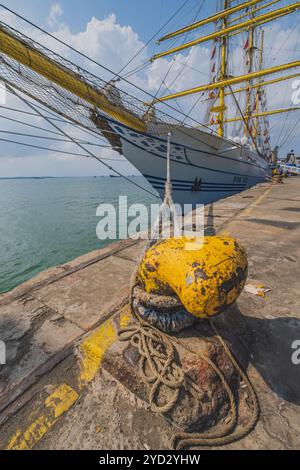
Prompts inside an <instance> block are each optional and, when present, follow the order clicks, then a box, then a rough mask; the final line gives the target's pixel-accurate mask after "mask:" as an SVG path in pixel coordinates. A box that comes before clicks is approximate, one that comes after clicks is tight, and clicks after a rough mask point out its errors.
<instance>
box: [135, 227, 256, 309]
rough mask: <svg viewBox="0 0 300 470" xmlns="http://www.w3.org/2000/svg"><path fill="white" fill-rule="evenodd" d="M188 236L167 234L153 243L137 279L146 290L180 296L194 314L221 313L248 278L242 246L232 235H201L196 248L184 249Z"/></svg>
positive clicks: (233, 299) (239, 291) (245, 257)
mask: <svg viewBox="0 0 300 470" xmlns="http://www.w3.org/2000/svg"><path fill="white" fill-rule="evenodd" d="M190 241H191V240H190V239H187V238H185V237H183V238H169V239H166V240H162V241H159V242H157V243H156V244H155V245H153V246H152V247H151V248H150V249H149V250H148V251H147V252H146V253H145V256H144V258H143V261H142V263H141V265H140V268H139V273H138V280H139V282H140V283H141V286H142V287H143V288H144V290H145V291H146V292H147V293H149V294H158V295H174V293H175V294H176V295H177V296H178V297H179V299H180V301H181V303H182V305H183V306H184V307H185V308H186V310H187V311H188V312H189V313H191V314H192V315H194V316H195V317H197V318H208V317H211V316H214V315H217V314H219V313H221V312H222V311H223V310H224V309H225V308H226V307H228V306H229V305H231V304H232V303H233V302H234V301H235V300H236V299H237V298H238V296H239V295H240V293H241V292H242V290H243V288H244V285H245V282H246V278H247V267H248V263H247V256H246V251H245V249H244V248H243V247H242V246H241V245H240V244H239V243H238V242H237V241H236V240H234V239H233V238H230V237H221V236H212V237H204V242H203V247H202V248H201V249H199V250H195V251H189V250H186V249H185V247H186V244H187V243H189V242H190Z"/></svg>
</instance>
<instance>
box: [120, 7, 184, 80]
mask: <svg viewBox="0 0 300 470" xmlns="http://www.w3.org/2000/svg"><path fill="white" fill-rule="evenodd" d="M189 1H190V0H186V1H185V2H183V4H182V5H181V6H180V7H179V8H177V10H176V11H175V12H174V13H173V14H172V16H171V17H170V18H169V19H168V21H166V23H165V24H164V25H163V26H162V27H161V28H160V29H159V30H158V31H157V32H156V33H155V34H154V35H153V36H152V37H151V38H150V39H149V40H148V41H147V42H146V43H145V44H144V45H143V46H142V47H141V48H140V49H139V51H137V53H136V54H134V56H133V57H132V58H131V59H130V60H129V61H128V62H127V63H126V64H125V65H124V66H123V67H122V68H121V70H119V72H118V73H117V74H116V75H115V77H117V76H120V75H121V73H122V72H123V71H124V70H125V69H126V68H127V67H128V65H129V64H131V63H132V62H133V61H134V59H135V58H136V57H137V56H138V55H139V54H140V53H141V52H142V51H143V50H144V49H145V48H146V47H147V46H148V45H149V44H150V43H151V42H152V41H153V39H154V38H155V37H156V36H157V35H158V34H159V33H161V31H163V29H164V28H165V27H166V26H168V24H169V23H170V22H171V21H172V20H173V18H175V16H176V15H177V14H178V13H179V12H180V11H181V10H182V9H183V8H184V7H185V6H186V5H187V4H188V3H189Z"/></svg>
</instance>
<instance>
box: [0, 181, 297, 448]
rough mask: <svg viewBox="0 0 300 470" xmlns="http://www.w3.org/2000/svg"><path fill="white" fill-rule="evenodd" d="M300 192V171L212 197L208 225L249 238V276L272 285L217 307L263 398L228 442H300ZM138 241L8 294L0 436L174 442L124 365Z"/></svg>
mask: <svg viewBox="0 0 300 470" xmlns="http://www.w3.org/2000/svg"><path fill="white" fill-rule="evenodd" d="M299 203H300V179H299V178H297V177H291V178H289V179H287V180H285V182H284V184H273V185H271V184H269V183H266V184H262V185H259V186H257V187H254V188H252V189H250V190H248V191H246V192H244V193H241V194H239V195H236V196H233V197H230V198H227V199H224V200H221V201H219V202H217V203H214V204H213V205H211V206H209V207H208V208H207V230H208V232H209V233H212V232H214V231H215V232H217V233H222V232H227V233H229V234H230V235H232V236H234V237H236V238H237V239H238V240H239V241H241V243H242V244H243V245H244V246H245V247H246V249H247V253H248V258H249V277H248V283H254V284H255V283H256V284H263V285H265V286H266V287H267V288H269V289H270V292H269V293H267V294H266V296H265V297H259V296H256V295H254V294H251V293H248V292H246V291H244V292H243V293H242V295H241V296H240V298H239V299H238V301H237V303H236V304H235V305H234V306H232V307H231V308H230V309H228V311H227V312H226V313H225V314H223V315H222V316H220V317H219V318H218V319H217V322H218V326H219V329H220V331H221V333H222V335H223V336H224V337H225V338H226V339H227V340H228V341H229V342H230V343H236V344H237V345H238V348H239V350H240V352H241V356H243V357H242V359H243V360H242V362H243V364H244V366H247V371H248V374H249V376H250V378H251V380H252V383H253V385H254V387H255V389H256V391H257V394H258V397H259V401H260V407H261V416H260V420H259V423H258V424H257V426H256V428H255V430H254V431H253V432H252V433H251V434H250V435H249V436H247V437H246V438H244V439H243V440H241V441H239V442H236V443H234V444H231V445H230V446H228V447H229V448H234V449H297V448H298V449H299V448H300V364H299V365H297V364H294V363H293V361H292V354H293V352H294V350H293V349H292V344H293V342H294V341H296V340H298V341H300V300H299V295H298V294H299V279H300V272H299V254H300V245H299V240H300V205H299ZM142 246H143V243H142V242H135V241H125V242H124V241H123V242H120V243H115V244H113V245H111V246H109V247H107V248H105V249H103V250H98V251H96V252H93V253H90V254H87V255H85V256H82V257H80V258H78V259H76V260H74V261H72V262H70V263H68V264H66V265H64V266H58V267H56V268H54V269H51V270H49V271H47V272H45V273H42V274H40V275H39V276H37V277H35V278H34V279H32V280H31V281H29V282H27V283H25V284H23V285H21V286H19V287H18V288H16V289H14V290H13V291H12V292H10V293H8V294H5V295H3V296H1V298H0V340H2V341H4V342H5V343H6V346H7V364H6V366H0V448H10V449H22V448H34V449H167V448H168V447H169V439H170V437H171V435H172V433H173V431H174V430H173V429H172V426H171V425H170V424H168V422H167V421H165V420H164V418H163V417H162V416H158V415H156V414H154V413H152V412H151V411H149V409H148V405H147V403H146V401H144V400H142V399H141V398H140V397H139V396H138V394H135V393H134V392H133V390H134V387H135V386H136V387H137V386H138V384H136V383H133V382H134V381H135V380H136V379H135V378H134V377H131V378H130V377H129V378H128V377H126V376H124V374H122V370H121V368H122V367H123V366H124V365H123V363H121V361H119V359H118V357H119V356H118V355H117V354H116V350H117V348H118V340H117V333H116V318H121V323H123V324H125V323H126V322H127V321H128V318H127V317H126V314H124V312H123V313H122V312H121V314H120V313H119V312H120V309H121V310H122V305H123V304H124V303H125V301H126V297H127V296H128V292H129V287H128V280H129V277H130V274H131V272H132V270H133V269H134V266H135V263H136V261H137V259H138V257H139V253H140V252H141V249H142ZM120 315H121V316H120ZM112 356H113V357H112ZM245 358H246V364H245ZM239 359H241V358H239ZM112 363H113V364H114V368H112V367H111V364H112ZM119 369H120V370H119Z"/></svg>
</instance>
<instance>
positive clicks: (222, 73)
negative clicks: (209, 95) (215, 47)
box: [218, 0, 230, 137]
mask: <svg viewBox="0 0 300 470" xmlns="http://www.w3.org/2000/svg"><path fill="white" fill-rule="evenodd" d="M223 2H224V3H223V5H224V11H226V10H227V8H228V7H229V4H230V2H229V0H223ZM227 23H228V20H227V16H224V17H223V19H222V29H224V30H225V29H226V28H227ZM221 41H222V42H221V67H220V77H219V80H220V81H222V80H225V79H226V78H227V41H228V38H227V36H226V35H224V36H223V37H222V39H221ZM219 106H220V112H219V115H218V124H219V129H218V134H219V136H220V137H223V135H224V120H225V86H222V87H221V88H220V91H219Z"/></svg>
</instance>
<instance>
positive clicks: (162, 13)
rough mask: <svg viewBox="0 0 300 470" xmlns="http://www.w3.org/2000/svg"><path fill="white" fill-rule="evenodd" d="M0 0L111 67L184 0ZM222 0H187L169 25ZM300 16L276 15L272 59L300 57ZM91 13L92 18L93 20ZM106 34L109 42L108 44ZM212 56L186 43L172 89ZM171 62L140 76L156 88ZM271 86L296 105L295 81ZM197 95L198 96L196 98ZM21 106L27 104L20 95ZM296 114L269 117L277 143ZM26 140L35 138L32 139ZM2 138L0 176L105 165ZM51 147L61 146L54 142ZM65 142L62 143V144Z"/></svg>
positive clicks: (193, 80)
mask: <svg viewBox="0 0 300 470" xmlns="http://www.w3.org/2000/svg"><path fill="white" fill-rule="evenodd" d="M2 3H3V4H4V5H7V6H8V7H9V8H11V9H13V10H15V11H16V12H18V13H20V14H21V15H23V16H25V17H26V18H27V19H29V20H31V21H33V22H34V23H36V24H38V25H40V26H41V27H43V28H45V29H47V30H48V31H51V32H53V34H56V35H58V36H60V37H62V38H63V39H65V40H67V41H69V42H70V43H72V45H73V46H74V47H77V48H80V49H81V50H82V51H83V52H85V53H86V54H88V55H90V56H91V57H93V58H95V59H96V60H98V61H100V62H101V63H103V64H105V65H106V66H108V67H110V68H111V69H112V70H114V71H117V70H119V69H120V68H121V67H122V65H124V63H126V62H127V60H128V59H129V58H130V57H131V56H132V54H133V53H134V52H136V51H137V50H139V48H140V47H141V46H142V45H143V44H145V43H146V42H147V41H148V40H149V39H150V37H151V36H152V35H153V34H154V33H155V32H156V31H158V29H159V28H160V27H161V26H162V25H163V24H164V23H165V22H166V21H167V19H168V18H170V16H171V15H172V14H173V13H174V11H176V9H177V8H179V7H180V6H182V5H183V3H184V0H152V1H146V0H144V1H141V0H140V1H138V0H84V1H83V0H81V1H78V0H77V1H74V0H73V1H72V0H57V1H52V0H22V1H21V0H2ZM216 3H217V2H216V1H211V0H205V1H202V0H189V2H188V3H187V5H186V6H185V7H184V8H183V9H182V10H181V12H180V14H179V15H177V17H176V18H175V19H174V20H173V21H172V22H171V23H170V24H169V25H168V27H167V28H166V29H165V31H164V32H167V31H169V30H172V29H176V28H178V27H180V26H182V25H184V24H186V23H189V22H191V21H192V20H193V18H194V17H195V15H196V14H197V12H198V9H199V7H201V6H202V8H201V12H200V13H199V16H198V17H205V16H207V15H209V14H212V13H213V12H214V11H215V8H216ZM290 3H293V2H292V1H287V0H281V1H279V2H278V5H275V6H273V8H280V7H282V6H284V5H286V4H290ZM51 12H52V13H51ZM299 16H300V13H299V12H298V13H296V14H293V15H291V16H288V17H286V18H284V19H281V20H279V21H277V22H276V24H275V23H270V24H269V25H268V26H267V31H266V32H267V35H266V36H267V40H266V56H265V60H266V66H272V65H275V64H276V63H280V62H289V61H291V60H295V59H296V58H299V54H300V40H299V43H298V38H299ZM93 17H94V20H92V18H93ZM0 19H2V20H3V21H5V22H8V23H9V24H12V25H13V26H14V27H16V28H17V29H20V30H21V31H23V32H24V33H25V34H28V35H29V36H30V35H31V34H35V32H33V31H32V29H31V28H29V27H28V25H26V24H25V23H24V22H21V21H17V20H16V19H15V18H13V17H11V16H7V15H6V14H4V13H3V10H2V9H1V8H0ZM206 31H207V32H208V31H209V27H208V28H204V30H203V33H205V32H206ZM196 34H197V33H196ZM192 37H193V36H192ZM37 38H38V40H41V41H44V38H43V37H42V36H41V35H39V36H37ZM189 39H190V38H189ZM234 41H235V44H237V46H239V48H237V49H236V51H235V52H236V54H235V55H236V60H237V61H238V59H239V57H240V55H241V52H242V47H243V41H244V38H241V39H240V40H239V39H234ZM105 42H106V44H105V47H103V44H104V43H105ZM238 43H239V44H238ZM158 50H159V49H158V47H157V46H156V45H155V42H152V43H151V44H150V45H149V46H148V47H147V48H145V50H144V51H143V52H142V53H141V55H140V56H139V59H138V62H137V64H138V63H143V62H144V61H145V60H146V59H147V58H149V57H150V56H151V55H152V54H153V53H156V52H158ZM59 52H60V53H61V54H63V55H64V54H69V51H67V50H65V49H63V48H62V49H59ZM209 56H210V49H209V46H207V45H205V46H201V47H198V48H195V50H194V51H192V52H191V51H187V52H185V53H184V54H183V55H181V56H180V57H179V59H178V64H175V67H174V69H176V67H181V66H180V60H181V61H186V62H188V61H189V67H190V68H189V69H187V70H186V71H185V72H184V73H183V74H181V77H180V80H177V81H176V83H175V84H174V83H172V74H171V76H170V82H169V83H170V84H171V87H172V91H178V90H180V89H183V88H185V87H190V86H194V85H196V84H198V83H204V82H206V81H207V78H206V77H205V74H206V73H207V70H209ZM70 58H72V60H76V61H78V62H79V63H80V64H82V65H84V66H85V67H87V68H89V69H91V71H93V72H94V73H96V74H98V75H99V76H101V73H102V71H101V70H100V69H95V68H93V66H92V65H91V64H90V63H87V62H82V61H81V59H80V58H79V57H78V56H77V57H74V56H70ZM168 60H169V59H168ZM176 60H177V59H176ZM168 67H169V63H168V61H167V60H163V61H160V62H159V63H158V62H156V63H155V64H154V65H153V66H152V67H150V68H149V69H148V70H147V73H144V74H141V75H139V76H137V77H135V78H134V80H136V83H138V84H139V85H142V86H143V87H144V88H146V89H148V90H149V91H151V92H152V93H154V92H155V90H156V89H157V88H158V86H159V83H160V82H161V78H162V77H163V76H164V74H165V71H166V69H167V68H168ZM174 73H175V72H174ZM173 76H174V75H173ZM175 76H176V75H175ZM268 93H269V96H268V98H269V101H270V103H271V105H270V108H276V107H285V106H290V105H291V99H290V96H291V93H292V89H291V82H284V85H280V86H279V87H277V86H274V87H273V88H272V90H271V91H268ZM193 99H194V100H195V98H193ZM193 99H192V98H191V99H189V100H187V102H186V103H183V104H182V106H183V107H184V109H189V108H190V105H191V104H192V103H193ZM12 104H13V105H16V102H15V99H13V100H12V98H11V97H10V96H8V105H10V106H12ZM17 106H18V107H21V105H20V103H18V104H17ZM185 106H187V107H185ZM0 114H1V115H6V116H7V117H12V116H13V115H12V114H11V113H9V112H8V111H5V110H2V111H1V113H0ZM297 116H298V118H299V115H298V114H297V112H295V113H294V114H293V115H292V114H290V115H288V118H285V117H284V116H282V117H276V118H270V124H271V127H272V126H274V143H276V140H277V138H278V133H280V130H282V129H283V130H284V132H283V134H282V137H284V135H285V134H287V133H288V130H289V128H292V127H293V125H294V124H295V121H296V119H297ZM15 117H16V116H15V115H14V118H15ZM196 117H197V118H198V119H201V115H200V114H199V115H198V114H197V115H196ZM32 122H34V121H32ZM276 126H277V127H276ZM283 126H284V127H283ZM43 127H47V125H45V124H43ZM12 128H13V130H14V131H16V130H17V131H18V132H24V126H21V125H16V124H13V125H12V124H10V123H9V122H8V121H4V120H3V119H0V130H12ZM278 130H279V131H278ZM296 130H297V129H296ZM27 131H28V129H27ZM294 134H295V135H296V134H297V132H296V131H295V132H294V133H293V134H292V136H293V135H294ZM299 134H300V132H299ZM19 140H21V139H19ZM281 140H284V139H281ZM26 141H27V142H34V143H37V142H36V141H31V140H28V139H27V140H26ZM0 144H1V146H0V177H1V176H30V175H33V176H41V175H53V176H55V175H60V176H64V175H65V176H67V175H70V176H73V175H74V176H79V175H93V174H102V173H104V174H105V173H106V172H105V171H104V170H103V169H102V167H100V166H99V165H98V164H96V163H94V162H91V161H88V162H86V161H83V160H82V159H80V158H77V157H74V158H72V157H70V156H69V157H68V158H67V156H63V155H61V154H59V155H55V153H54V152H47V151H40V150H29V149H28V148H27V149H26V148H22V147H20V146H17V145H13V144H8V143H7V144H5V143H3V142H0ZM290 145H292V146H293V147H294V148H296V149H297V146H298V145H299V146H300V138H299V139H297V138H295V139H294V140H293V141H292V142H290V141H287V142H286V144H284V145H283V146H282V149H281V151H282V153H286V151H287V150H288V149H289V147H290ZM53 148H54V149H55V148H60V147H58V146H56V147H55V146H53ZM64 148H65V147H62V148H60V149H61V150H63V149H64ZM68 150H72V151H75V152H78V151H79V149H78V148H77V149H76V148H74V147H73V148H72V149H68ZM296 152H297V150H296ZM298 153H299V154H300V149H299V151H298ZM102 154H105V155H106V157H109V158H114V156H115V155H114V153H113V152H111V151H106V152H105V151H103V153H102ZM102 154H101V155H102ZM115 167H116V168H118V169H119V170H120V171H122V172H124V173H128V174H130V173H134V172H135V171H134V169H133V168H132V167H131V166H130V165H129V164H127V163H126V162H125V163H115Z"/></svg>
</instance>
